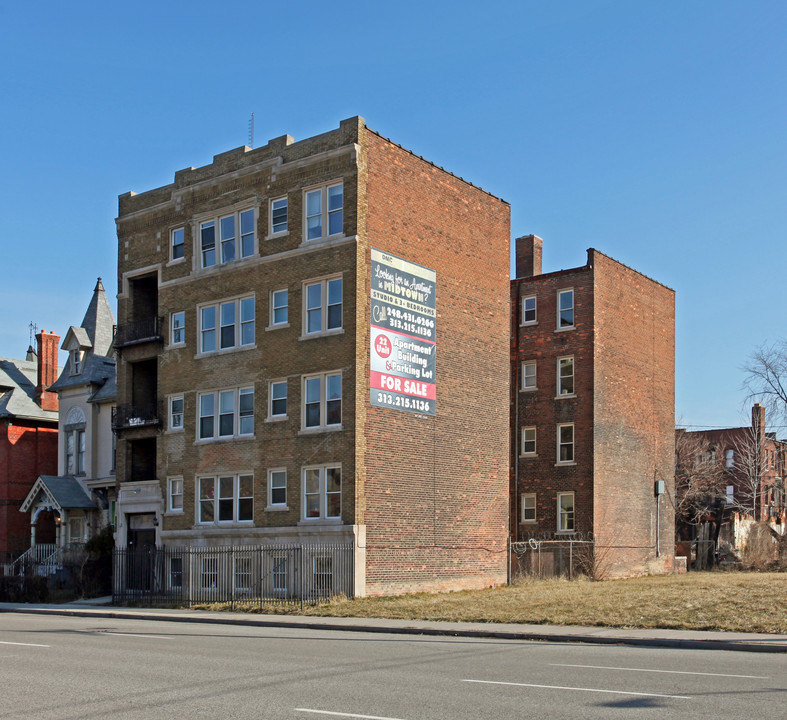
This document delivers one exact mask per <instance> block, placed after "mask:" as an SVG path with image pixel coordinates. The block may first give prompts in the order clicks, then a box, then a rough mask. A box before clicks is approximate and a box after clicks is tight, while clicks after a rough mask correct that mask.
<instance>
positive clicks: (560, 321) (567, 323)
mask: <svg viewBox="0 0 787 720" xmlns="http://www.w3.org/2000/svg"><path fill="white" fill-rule="evenodd" d="M557 303H558V317H557V327H558V329H559V330H560V329H562V328H570V327H574V291H573V290H561V291H560V292H558V294H557Z"/></svg>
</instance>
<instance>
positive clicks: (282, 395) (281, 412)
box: [268, 380, 287, 418]
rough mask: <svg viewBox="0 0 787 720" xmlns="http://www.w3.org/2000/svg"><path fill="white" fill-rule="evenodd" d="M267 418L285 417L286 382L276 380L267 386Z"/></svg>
mask: <svg viewBox="0 0 787 720" xmlns="http://www.w3.org/2000/svg"><path fill="white" fill-rule="evenodd" d="M268 399H269V407H268V417H270V418H285V417H287V381H286V380H277V381H275V382H272V383H271V384H270V385H269V390H268Z"/></svg>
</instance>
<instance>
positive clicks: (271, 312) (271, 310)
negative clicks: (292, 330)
mask: <svg viewBox="0 0 787 720" xmlns="http://www.w3.org/2000/svg"><path fill="white" fill-rule="evenodd" d="M280 292H286V293H287V319H286V320H285V321H284V322H279V323H277V322H276V321H275V319H274V317H275V311H276V306H275V305H274V304H273V303H274V300H273V298H274V296H275V295H276V293H280ZM288 327H290V289H289V288H286V287H284V288H278V289H276V290H271V291H270V293H269V294H268V327H266V328H265V329H266V330H279V329H281V328H288Z"/></svg>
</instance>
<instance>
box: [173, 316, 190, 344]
mask: <svg viewBox="0 0 787 720" xmlns="http://www.w3.org/2000/svg"><path fill="white" fill-rule="evenodd" d="M171 318H172V328H171V331H170V343H171V344H172V345H182V344H183V343H185V342H186V313H185V312H176V313H172V316H171Z"/></svg>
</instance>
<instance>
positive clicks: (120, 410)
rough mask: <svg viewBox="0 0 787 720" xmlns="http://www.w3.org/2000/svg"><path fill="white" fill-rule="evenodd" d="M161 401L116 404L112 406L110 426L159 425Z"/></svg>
mask: <svg viewBox="0 0 787 720" xmlns="http://www.w3.org/2000/svg"><path fill="white" fill-rule="evenodd" d="M163 407H164V406H163V403H162V402H161V401H160V400H157V401H153V402H148V403H136V404H129V405H118V406H116V407H113V408H112V428H113V429H114V430H123V429H126V428H134V427H146V426H150V425H161V420H162V412H163Z"/></svg>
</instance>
